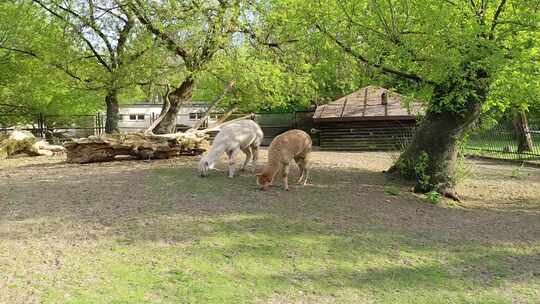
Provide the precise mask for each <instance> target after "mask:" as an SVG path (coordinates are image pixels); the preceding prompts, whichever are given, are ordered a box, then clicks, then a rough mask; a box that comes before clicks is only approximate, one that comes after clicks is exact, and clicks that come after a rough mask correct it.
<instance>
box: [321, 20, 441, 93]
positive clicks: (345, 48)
mask: <svg viewBox="0 0 540 304" xmlns="http://www.w3.org/2000/svg"><path fill="white" fill-rule="evenodd" d="M315 27H316V28H317V29H318V30H319V31H321V32H322V33H324V34H325V35H326V36H328V37H329V38H330V39H332V40H333V41H334V42H335V43H336V44H337V45H338V46H339V47H340V48H341V49H343V51H345V52H346V53H347V54H349V55H351V56H352V57H353V58H355V59H356V60H358V61H360V62H362V63H364V64H366V65H368V66H371V67H374V68H377V69H379V70H381V71H382V72H383V73H385V74H391V75H395V76H399V77H401V78H405V79H409V80H413V81H415V82H426V83H430V82H429V81H426V80H424V79H422V78H421V77H420V76H418V75H416V74H411V73H407V72H402V71H399V70H395V69H392V68H390V67H386V66H383V65H382V64H379V63H372V62H370V61H369V60H368V59H367V58H365V57H364V56H362V55H361V54H358V53H357V52H355V51H354V50H353V49H352V48H351V47H349V46H347V45H345V44H344V43H343V42H341V41H340V40H339V39H337V38H336V37H334V36H332V35H331V34H330V33H328V32H327V31H326V30H324V29H323V28H322V27H321V26H320V25H319V24H315Z"/></svg>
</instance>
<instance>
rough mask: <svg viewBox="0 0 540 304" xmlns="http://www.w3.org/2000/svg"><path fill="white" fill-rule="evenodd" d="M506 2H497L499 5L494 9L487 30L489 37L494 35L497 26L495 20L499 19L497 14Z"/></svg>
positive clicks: (502, 0)
mask: <svg viewBox="0 0 540 304" xmlns="http://www.w3.org/2000/svg"><path fill="white" fill-rule="evenodd" d="M505 4H506V0H501V3H499V6H498V7H497V11H495V15H494V16H493V20H492V21H491V29H490V31H489V38H490V39H493V37H494V35H495V33H494V32H495V27H496V26H497V20H498V19H499V16H500V15H501V13H502V11H503V9H504V5H505Z"/></svg>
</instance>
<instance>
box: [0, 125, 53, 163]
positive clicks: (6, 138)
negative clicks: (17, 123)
mask: <svg viewBox="0 0 540 304" xmlns="http://www.w3.org/2000/svg"><path fill="white" fill-rule="evenodd" d="M63 151H64V148H63V147H62V146H56V145H49V144H48V143H47V142H46V141H43V140H41V141H37V140H36V137H35V136H34V135H33V134H32V133H30V132H28V131H20V130H15V131H13V132H11V133H10V134H3V135H0V159H4V158H8V157H11V156H14V155H17V154H26V155H28V156H40V155H47V156H51V155H54V154H57V153H62V152H63Z"/></svg>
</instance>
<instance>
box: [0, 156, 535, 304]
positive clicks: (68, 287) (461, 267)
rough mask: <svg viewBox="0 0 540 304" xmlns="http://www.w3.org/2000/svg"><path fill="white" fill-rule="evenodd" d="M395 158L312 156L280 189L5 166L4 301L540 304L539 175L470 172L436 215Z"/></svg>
mask: <svg viewBox="0 0 540 304" xmlns="http://www.w3.org/2000/svg"><path fill="white" fill-rule="evenodd" d="M391 161H392V157H391V156H390V155H388V154H381V153H331V152H316V153H315V155H314V165H313V166H314V170H313V178H312V182H313V184H312V185H311V186H308V187H305V188H302V187H298V186H294V187H292V189H291V191H290V192H284V191H282V190H281V189H280V188H272V189H270V190H269V191H267V192H261V191H259V190H257V187H256V185H255V181H254V178H253V177H252V176H251V175H249V174H248V173H245V174H243V175H242V176H240V177H239V178H237V179H234V180H231V179H228V178H226V177H225V172H222V171H218V172H212V174H211V176H210V177H208V178H205V179H201V178H199V177H197V176H196V171H195V162H196V159H176V160H166V161H154V162H134V161H123V162H115V163H106V164H105V163H104V164H94V165H86V166H78V165H68V164H64V163H62V162H60V159H54V158H53V159H51V158H48V159H44V158H34V159H31V160H30V159H24V160H23V159H21V160H11V161H2V162H0V168H2V170H1V171H0V303H10V304H11V303H540V300H539V299H540V192H538V190H537V189H538V188H539V187H540V171H539V170H538V169H532V168H519V167H514V166H508V165H502V164H494V163H487V162H470V163H468V164H467V167H468V168H469V171H468V173H467V176H468V177H467V179H466V180H464V181H463V182H462V184H461V186H460V187H459V192H460V193H461V195H462V196H463V198H464V202H463V203H461V204H454V203H450V202H446V201H443V202H441V203H439V204H438V205H433V204H431V203H429V202H428V201H427V200H425V199H424V198H422V197H420V196H416V195H414V194H412V193H410V192H409V191H408V189H409V185H403V184H398V183H395V182H392V181H387V180H386V179H385V178H384V176H383V175H382V174H381V173H380V171H381V170H382V169H385V168H386V167H387V166H388V165H389V164H390V163H391ZM219 167H220V168H221V169H224V167H223V165H221V166H219ZM516 170H517V171H516ZM516 172H517V173H516Z"/></svg>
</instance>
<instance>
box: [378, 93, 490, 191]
mask: <svg viewBox="0 0 540 304" xmlns="http://www.w3.org/2000/svg"><path fill="white" fill-rule="evenodd" d="M480 113H481V105H480V104H479V103H477V104H472V105H471V106H470V108H469V110H468V111H466V112H465V113H462V114H458V113H454V112H438V113H436V112H430V111H428V113H427V114H426V116H425V117H424V119H423V120H422V122H421V123H420V125H419V126H418V128H417V129H416V132H415V134H414V136H413V139H412V141H411V143H410V144H409V146H408V147H407V149H406V150H405V151H404V152H403V153H402V154H401V156H400V157H399V159H398V160H397V161H396V162H395V163H394V165H393V166H392V167H391V168H390V169H389V170H388V173H389V174H392V175H394V174H396V175H399V176H401V177H404V178H406V179H410V180H415V182H416V184H415V189H414V190H415V191H416V192H422V193H426V192H430V191H437V192H439V193H441V194H443V195H445V196H447V197H450V198H453V199H455V200H459V198H458V196H457V194H456V192H455V189H454V185H455V180H454V173H455V172H454V171H455V165H456V159H457V154H458V141H459V140H460V139H461V138H462V137H463V135H464V132H465V131H467V130H468V129H469V128H470V126H471V125H472V124H473V122H474V121H475V120H476V119H477V118H478V117H479V116H480Z"/></svg>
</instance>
